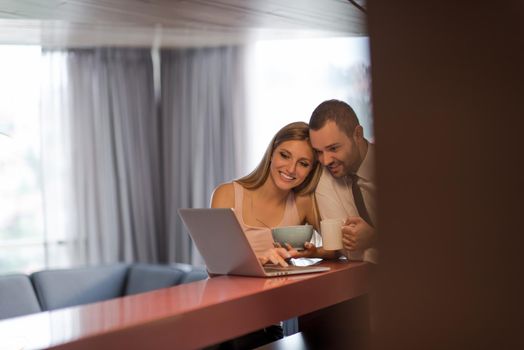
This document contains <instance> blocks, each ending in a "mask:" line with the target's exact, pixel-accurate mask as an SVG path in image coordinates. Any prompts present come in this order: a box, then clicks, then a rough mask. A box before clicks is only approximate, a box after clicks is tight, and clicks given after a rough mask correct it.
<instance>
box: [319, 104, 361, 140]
mask: <svg viewBox="0 0 524 350" xmlns="http://www.w3.org/2000/svg"><path fill="white" fill-rule="evenodd" d="M328 121H332V122H335V124H336V125H337V127H338V128H339V129H340V130H341V131H343V132H345V133H346V134H347V135H348V136H349V137H351V135H353V132H354V131H355V128H356V126H357V125H360V124H359V121H358V118H357V115H356V114H355V111H354V110H353V108H351V106H350V105H348V104H347V103H346V102H343V101H339V100H327V101H324V102H322V103H321V104H319V105H318V106H317V108H315V110H314V111H313V113H312V114H311V118H310V119H309V128H310V129H311V130H320V129H321V128H323V127H324V125H326V123H327V122H328Z"/></svg>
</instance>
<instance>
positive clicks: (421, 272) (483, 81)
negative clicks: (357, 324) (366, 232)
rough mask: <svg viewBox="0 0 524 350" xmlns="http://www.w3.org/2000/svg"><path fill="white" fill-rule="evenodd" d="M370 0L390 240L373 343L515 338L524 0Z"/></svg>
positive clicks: (383, 217)
mask: <svg viewBox="0 0 524 350" xmlns="http://www.w3.org/2000/svg"><path fill="white" fill-rule="evenodd" d="M368 4H369V7H368V10H369V15H368V16H369V21H368V23H369V31H370V38H371V62H372V77H373V94H374V115H375V135H376V143H377V173H378V176H379V180H378V188H379V198H378V199H379V215H380V223H379V226H380V227H379V229H380V236H381V253H382V255H381V258H382V260H381V263H380V266H379V271H378V276H377V277H378V278H377V281H376V285H375V288H376V289H375V294H374V299H373V300H374V313H373V320H374V327H375V328H374V329H375V333H374V337H373V338H372V345H373V346H374V347H375V348H381V349H397V348H398V349H431V348H442V349H444V348H445V349H453V348H456V349H471V348H476V349H479V348H497V349H503V348H509V347H510V345H511V344H513V346H514V342H522V340H521V339H522V337H519V333H518V332H519V329H517V328H520V326H518V325H519V324H521V323H522V321H521V318H522V316H521V313H520V312H519V311H518V310H519V307H521V306H522V302H521V301H520V300H521V296H522V295H523V293H522V291H523V290H522V287H521V283H520V281H519V280H520V279H521V278H522V277H521V276H522V273H521V267H520V266H522V262H521V261H520V259H519V258H520V257H521V256H522V255H523V254H522V249H523V248H524V245H523V244H522V243H523V238H522V236H523V235H522V232H523V227H522V219H521V218H522V210H521V208H522V205H521V204H520V202H521V196H522V194H523V193H524V192H523V191H522V187H523V186H522V182H523V181H522V179H524V176H523V175H524V174H523V170H522V165H521V164H522V158H523V157H522V153H523V152H522V149H523V147H522V145H521V142H519V141H520V139H521V137H522V136H521V133H522V132H521V130H522V117H523V116H524V111H523V107H522V102H523V98H522V95H523V89H522V83H521V82H522V81H524V79H523V78H524V77H523V62H524V61H523V57H522V43H523V37H524V36H523V31H524V30H523V29H524V21H523V18H524V5H523V4H522V2H519V1H507V2H501V3H499V2H469V1H466V2H431V3H426V2H420V1H402V2H397V1H388V0H382V1H370V2H368ZM519 50H520V51H519ZM513 346H512V347H513Z"/></svg>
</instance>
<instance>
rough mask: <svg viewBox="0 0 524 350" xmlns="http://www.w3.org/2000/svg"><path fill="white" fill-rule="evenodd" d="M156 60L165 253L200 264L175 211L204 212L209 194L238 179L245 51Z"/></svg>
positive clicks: (206, 51)
mask: <svg viewBox="0 0 524 350" xmlns="http://www.w3.org/2000/svg"><path fill="white" fill-rule="evenodd" d="M160 58H161V62H162V65H161V67H162V68H161V77H162V84H161V91H162V94H161V96H162V97H161V101H162V109H161V110H162V130H163V145H164V147H163V150H164V154H163V162H162V163H163V167H164V170H163V173H164V184H165V196H166V198H165V199H166V206H165V217H166V233H167V236H166V246H167V247H168V251H167V254H168V259H169V260H176V261H184V262H190V263H193V264H201V263H202V260H201V257H200V255H199V254H198V252H197V251H196V250H195V248H194V247H193V246H192V244H191V240H190V238H189V236H188V235H187V233H186V232H185V228H184V226H183V224H182V223H181V221H180V218H179V216H178V214H177V209H178V208H192V207H193V208H198V207H209V202H210V197H211V194H212V191H213V189H214V188H215V187H216V186H217V185H218V184H220V183H222V182H225V181H231V180H232V179H233V178H235V177H238V176H239V175H240V174H239V170H240V169H241V166H242V164H241V162H242V160H243V157H244V154H243V149H244V147H245V142H244V139H243V136H244V134H245V132H244V118H245V111H244V109H245V107H244V101H245V83H244V79H245V72H244V69H245V65H244V62H245V52H244V50H243V49H242V48H239V47H219V48H203V49H185V50H163V51H162V52H161V56H160Z"/></svg>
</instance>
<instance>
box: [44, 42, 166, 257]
mask: <svg viewBox="0 0 524 350" xmlns="http://www.w3.org/2000/svg"><path fill="white" fill-rule="evenodd" d="M43 55H44V58H45V57H46V56H47V57H48V58H47V59H44V62H47V64H50V63H52V62H53V61H56V60H57V59H58V57H61V59H62V61H63V62H64V64H65V65H66V67H67V68H66V77H67V78H66V79H65V80H66V81H67V88H66V89H65V88H63V87H64V86H66V85H62V86H61V87H62V88H61V89H60V88H57V89H54V90H53V91H51V92H50V94H51V95H53V96H47V97H48V98H49V100H48V102H46V103H43V107H44V108H42V111H43V118H42V120H43V122H44V123H47V124H44V125H43V129H42V131H43V134H45V133H46V130H51V129H53V126H56V125H55V124H56V123H57V122H59V121H58V119H57V118H56V117H53V116H52V115H51V114H50V112H51V110H52V109H59V110H60V112H62V113H63V116H65V118H60V120H61V122H62V123H61V125H59V126H58V128H59V129H60V130H61V131H60V132H61V133H62V134H63V135H64V136H65V137H64V139H63V144H62V146H63V147H64V149H63V151H62V154H61V156H64V157H65V159H67V163H68V167H67V169H65V172H64V174H63V180H64V183H65V184H68V185H70V189H71V192H70V194H69V195H65V196H64V198H67V200H68V204H69V206H66V207H65V208H64V210H65V211H66V213H65V214H64V220H65V221H66V222H68V224H67V225H66V226H67V229H66V230H67V234H68V237H67V241H68V242H69V245H70V247H71V249H72V257H73V260H74V261H73V262H72V263H73V264H90V263H109V262H115V261H149V262H154V261H157V260H158V246H157V245H158V240H157V235H158V232H159V231H162V227H161V226H162V221H163V220H162V218H161V210H160V209H161V201H160V188H159V183H160V181H159V179H160V173H159V158H158V155H159V143H158V117H157V113H156V107H155V99H154V90H153V85H154V84H153V68H152V60H151V53H150V50H142V49H110V48H101V49H89V50H87V49H86V50H67V51H61V52H60V51H59V52H56V51H44V53H43ZM49 101H60V103H59V104H55V105H53V107H52V108H51V109H49V106H48V107H47V108H46V107H45V105H46V104H49ZM55 112H56V110H55ZM64 120H65V121H64ZM53 123H55V124H53ZM47 139H49V137H48V138H47ZM44 146H46V144H45V143H44ZM47 151H48V148H46V147H44V148H43V153H44V154H45V153H46V152H47ZM48 159H49V157H48ZM47 165H49V163H44V174H49V173H50V171H51V170H50V169H52V168H53V167H52V166H47ZM55 169H56V168H55ZM50 176H51V175H50ZM44 178H46V176H45V175H44ZM47 178H49V177H47ZM44 185H45V182H44ZM52 196H53V193H49V191H47V195H46V196H45V200H46V201H47V202H49V203H51V202H52V201H53V199H52V198H50V197H52ZM50 215H51V213H50Z"/></svg>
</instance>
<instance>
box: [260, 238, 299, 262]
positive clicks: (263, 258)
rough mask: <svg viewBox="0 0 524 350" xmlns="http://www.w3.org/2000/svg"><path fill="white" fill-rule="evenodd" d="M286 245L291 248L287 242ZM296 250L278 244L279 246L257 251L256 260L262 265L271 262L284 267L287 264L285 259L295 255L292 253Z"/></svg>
mask: <svg viewBox="0 0 524 350" xmlns="http://www.w3.org/2000/svg"><path fill="white" fill-rule="evenodd" d="M287 246H288V247H289V248H291V246H289V244H287ZM296 252H297V251H296V250H294V249H292V248H291V249H290V250H287V249H286V248H282V247H280V246H279V247H275V248H271V249H268V250H266V251H264V252H262V253H257V258H258V261H260V263H261V264H262V265H264V264H267V263H271V264H275V265H280V266H283V267H286V266H288V263H287V262H286V260H285V259H290V258H294V257H295V256H294V254H296Z"/></svg>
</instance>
